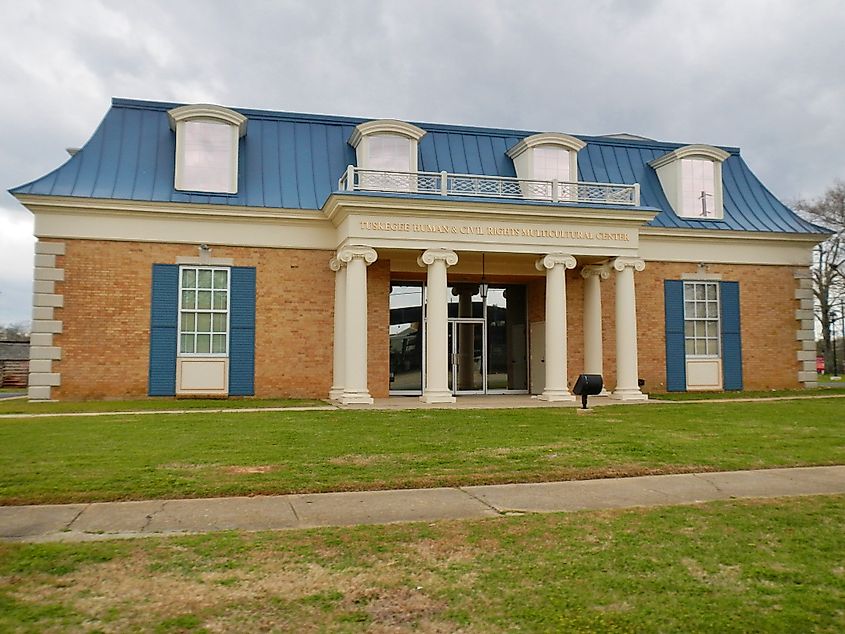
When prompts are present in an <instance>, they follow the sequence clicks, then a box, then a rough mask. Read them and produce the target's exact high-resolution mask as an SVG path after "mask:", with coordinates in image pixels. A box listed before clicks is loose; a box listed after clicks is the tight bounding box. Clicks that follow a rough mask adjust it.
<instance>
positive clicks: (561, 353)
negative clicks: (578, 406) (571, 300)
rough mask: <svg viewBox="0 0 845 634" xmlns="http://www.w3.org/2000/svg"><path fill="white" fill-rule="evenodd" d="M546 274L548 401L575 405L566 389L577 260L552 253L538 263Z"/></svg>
mask: <svg viewBox="0 0 845 634" xmlns="http://www.w3.org/2000/svg"><path fill="white" fill-rule="evenodd" d="M535 265H536V267H537V270H538V271H545V272H546V364H545V365H546V387H545V389H544V390H543V393H542V394H541V395H540V398H541V399H542V400H544V401H573V400H575V397H574V396H572V394H570V393H569V389H568V387H567V385H566V375H567V371H566V269H573V268H575V258H573V257H572V256H571V255H568V254H566V253H550V254H549V255H547V256H545V257H542V258H540V259H539V260H537V262H536V263H535Z"/></svg>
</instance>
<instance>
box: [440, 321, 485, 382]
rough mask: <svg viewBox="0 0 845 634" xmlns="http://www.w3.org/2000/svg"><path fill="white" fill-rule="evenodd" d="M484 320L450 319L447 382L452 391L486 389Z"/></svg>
mask: <svg viewBox="0 0 845 634" xmlns="http://www.w3.org/2000/svg"><path fill="white" fill-rule="evenodd" d="M486 376H487V324H486V323H485V321H484V320H483V319H466V318H465V319H461V318H458V319H450V320H449V385H450V386H451V388H452V393H453V394H484V393H485V392H486V391H487V386H486Z"/></svg>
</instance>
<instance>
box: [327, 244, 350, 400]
mask: <svg viewBox="0 0 845 634" xmlns="http://www.w3.org/2000/svg"><path fill="white" fill-rule="evenodd" d="M329 268H330V269H331V270H332V271H334V272H335V276H334V346H333V355H332V360H333V363H332V387H331V390H330V391H329V398H330V399H331V400H333V401H338V400H340V397H341V396H342V395H343V386H344V380H343V373H344V371H345V370H346V357H345V354H344V353H345V352H346V333H345V332H344V328H345V327H346V319H345V313H346V263H345V262H342V261H341V260H340V259H338V258H336V257H335V258H332V259H331V260H330V261H329Z"/></svg>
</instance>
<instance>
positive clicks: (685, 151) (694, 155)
mask: <svg viewBox="0 0 845 634" xmlns="http://www.w3.org/2000/svg"><path fill="white" fill-rule="evenodd" d="M728 156H730V154H728V153H727V152H725V151H724V150H721V149H719V148H716V147H713V146H710V145H687V146H686V147H682V148H678V149H677V150H673V151H672V152H668V153H667V154H664V155H663V156H661V157H659V158H657V159H655V160H653V161H651V162H650V163H649V165H651V167H653V168H654V170H655V171H656V172H657V177H658V179H659V180H660V185H661V186H662V187H663V192H664V193H665V194H666V199H667V200H668V201H669V204H670V205H672V209H673V210H674V211H675V213H676V214H677V215H678V216H679V217H681V218H689V219H695V220H721V219H722V218H724V208H723V205H722V162H723V161H724V160H725V159H727V158H728Z"/></svg>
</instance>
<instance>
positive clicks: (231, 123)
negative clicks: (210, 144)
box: [167, 104, 247, 194]
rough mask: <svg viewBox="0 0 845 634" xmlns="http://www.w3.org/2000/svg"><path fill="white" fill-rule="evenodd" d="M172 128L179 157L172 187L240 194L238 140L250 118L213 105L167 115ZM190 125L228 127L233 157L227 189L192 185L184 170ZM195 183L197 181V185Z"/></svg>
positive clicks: (185, 189)
mask: <svg viewBox="0 0 845 634" xmlns="http://www.w3.org/2000/svg"><path fill="white" fill-rule="evenodd" d="M167 118H168V120H169V122H170V128H171V129H172V130H174V131H175V132H176V156H175V161H174V170H173V187H174V189H177V190H179V191H200V192H204V193H212V194H237V193H238V139H240V137H242V136H244V135H245V134H246V126H247V118H246V117H245V116H244V115H242V114H241V113H239V112H235V111H234V110H230V109H229V108H224V107H223V106H215V105H213V104H191V105H187V106H179V107H178V108H173V109H172V110H168V111H167ZM191 122H198V123H214V124H218V125H226V126H228V128H229V130H230V131H231V134H230V135H229V136H230V138H229V143H230V144H231V145H230V150H229V156H230V157H231V161H230V166H229V170H230V171H229V174H228V185H226V186H225V187H220V188H217V187H211V186H208V187H205V188H204V187H196V186H193V185H194V184H195V183H192V182H190V181H189V180H188V179H189V177H188V176H187V174H186V167H185V143H186V141H185V135H186V131H185V130H186V124H187V123H191ZM195 182H196V181H195Z"/></svg>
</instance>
